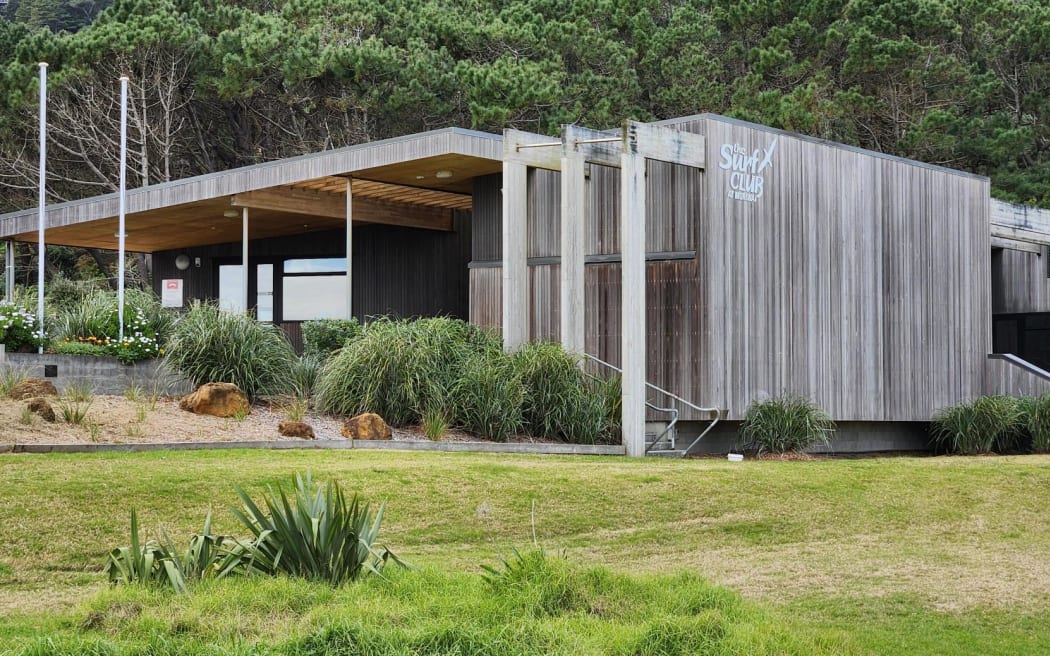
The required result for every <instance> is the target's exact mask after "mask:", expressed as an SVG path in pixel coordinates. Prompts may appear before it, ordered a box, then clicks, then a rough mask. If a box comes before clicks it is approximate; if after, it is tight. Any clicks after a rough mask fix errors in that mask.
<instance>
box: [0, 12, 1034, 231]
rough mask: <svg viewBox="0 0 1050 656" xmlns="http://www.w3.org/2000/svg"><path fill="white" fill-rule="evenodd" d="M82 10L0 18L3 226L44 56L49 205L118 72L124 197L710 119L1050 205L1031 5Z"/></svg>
mask: <svg viewBox="0 0 1050 656" xmlns="http://www.w3.org/2000/svg"><path fill="white" fill-rule="evenodd" d="M89 4H91V3H90V2H89V0H81V1H80V3H79V4H74V3H71V2H65V3H63V2H59V1H58V0H20V4H19V5H18V7H17V8H16V10H15V12H14V14H15V16H16V17H17V16H19V15H22V16H29V15H30V14H32V12H34V11H35V12H36V15H37V16H38V18H37V19H33V20H28V19H26V20H10V16H9V19H8V20H0V186H2V187H4V188H5V191H4V193H3V194H2V196H0V198H2V200H0V210H8V209H14V208H16V207H24V206H27V205H31V204H32V203H33V199H34V198H35V196H34V194H35V191H34V189H35V182H34V179H35V178H34V176H35V166H36V157H37V155H36V151H35V148H36V143H35V141H36V128H35V121H36V117H35V113H36V105H35V94H36V84H37V82H36V62H37V61H40V60H47V61H48V62H49V63H50V65H51V66H50V69H49V70H50V75H51V77H50V85H51V87H50V91H51V103H50V111H51V115H50V116H49V124H50V131H51V132H50V134H49V137H50V141H49V144H50V146H49V148H50V151H49V152H50V154H51V158H50V165H49V166H50V170H51V172H50V175H51V176H52V179H51V180H50V181H49V191H50V193H51V194H52V197H53V200H69V199H73V198H78V197H83V196H88V195H94V194H97V193H103V192H106V191H110V190H112V189H113V188H114V187H115V184H116V180H117V175H116V170H117V169H116V167H117V161H116V155H117V153H116V151H117V149H116V147H115V143H116V139H117V121H118V107H117V96H118V89H119V87H118V83H117V78H118V77H119V76H120V75H125V74H126V75H128V76H130V78H131V86H132V93H131V98H132V102H131V119H130V130H131V137H130V149H131V157H132V161H131V163H130V166H129V169H130V170H129V183H130V184H131V185H141V184H152V183H156V182H161V181H165V180H170V179H175V178H180V177H184V176H188V175H194V174H200V173H206V172H211V171H216V170H222V169H227V168H231V167H236V166H242V165H246V164H251V163H256V162H260V161H266V160H271V159H276V158H281V157H287V156H291V155H296V154H301V153H305V152H312V151H317V150H321V149H325V148H332V147H338V146H344V145H349V144H354V143H360V142H363V141H368V140H374V139H380V138H384V137H389V136H396V135H400V134H405V133H410V132H417V131H420V130H427V129H432V128H438V127H444V126H450V125H462V126H471V127H475V128H478V129H484V130H493V131H498V130H500V129H502V128H503V127H517V128H521V129H528V130H533V131H538V132H545V133H551V134H553V133H556V132H557V130H558V127H559V125H560V124H563V123H580V124H583V125H587V126H594V127H610V126H614V125H617V124H619V122H620V121H621V120H623V119H624V118H634V119H639V120H653V119H662V118H670V117H674V116H682V115H688V114H694V113H699V112H716V113H720V114H726V115H729V116H735V117H739V118H743V119H747V120H751V121H755V122H758V123H763V124H766V125H771V126H774V127H778V128H783V129H786V130H791V131H795V132H800V133H803V134H809V135H813V136H817V137H821V138H826V139H831V140H835V141H842V142H846V143H850V144H855V145H858V146H861V147H864V148H870V149H873V150H877V151H881V152H886V153H891V154H894V155H900V156H902V157H909V158H915V159H919V160H923V161H926V162H931V163H935V164H941V165H945V166H949V167H953V168H958V169H963V170H968V171H972V172H975V173H980V174H983V175H988V176H990V177H991V178H992V184H993V193H994V194H995V195H996V196H998V197H1001V198H1004V199H1009V200H1015V201H1020V202H1026V203H1033V204H1039V205H1043V206H1048V207H1050V152H1048V149H1050V122H1048V120H1047V119H1048V116H1047V113H1048V110H1050V59H1048V57H1050V6H1047V5H1046V3H1044V2H1040V1H1036V0H980V1H978V0H848V1H847V0H783V1H778V2H765V1H762V0H661V1H656V0H495V1H492V2H490V1H487V0H486V1H482V0H283V1H277V2H274V1H268V2H259V1H258V0H235V1H233V2H227V1H226V0H116V1H115V2H113V4H112V6H109V7H108V8H107V9H105V10H104V11H102V12H101V13H100V14H99V15H98V16H97V18H95V19H94V20H93V21H92V22H91V23H90V24H88V25H86V26H85V27H83V28H81V29H79V30H76V31H72V30H71V29H70V27H69V25H67V24H65V23H63V22H61V21H59V22H53V21H51V20H50V19H46V18H43V17H44V16H45V14H47V15H59V14H61V13H62V12H59V11H57V9H55V7H59V6H63V7H74V6H76V7H82V8H83V7H86V6H88V5H89ZM102 5H104V3H101V2H95V3H94V4H91V6H92V7H101V6H102ZM49 7H50V8H51V9H48V8H49ZM49 11H50V12H51V14H48V12H49ZM7 13H8V14H11V10H10V9H9V10H8V12H7ZM62 30H69V31H62Z"/></svg>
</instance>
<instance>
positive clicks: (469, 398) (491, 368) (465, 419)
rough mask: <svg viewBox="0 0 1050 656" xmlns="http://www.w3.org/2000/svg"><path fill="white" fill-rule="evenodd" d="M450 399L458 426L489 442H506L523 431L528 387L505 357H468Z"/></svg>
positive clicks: (500, 354) (481, 355)
mask: <svg viewBox="0 0 1050 656" xmlns="http://www.w3.org/2000/svg"><path fill="white" fill-rule="evenodd" d="M451 399H452V407H453V409H454V410H453V412H454V415H453V416H454V417H455V422H456V424H457V425H459V426H462V427H464V428H466V429H467V430H469V431H471V432H473V433H476V434H478V435H480V436H482V437H485V438H487V439H490V440H495V441H497V442H504V441H506V440H507V439H508V438H509V437H510V436H511V435H514V434H515V433H519V432H521V431H522V429H523V427H524V422H523V420H522V416H521V407H522V403H523V402H524V399H525V386H524V385H523V384H522V382H521V376H519V375H518V373H517V372H516V371H515V370H514V365H513V363H512V362H511V360H510V359H509V358H507V357H506V356H504V355H503V354H502V353H477V354H474V355H471V356H470V357H468V358H467V359H466V360H465V361H464V362H463V368H462V370H461V372H460V376H459V378H458V379H457V380H456V382H455V384H454V385H453V386H452V391H451Z"/></svg>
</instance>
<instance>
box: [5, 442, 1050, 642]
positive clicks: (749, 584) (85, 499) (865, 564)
mask: <svg viewBox="0 0 1050 656" xmlns="http://www.w3.org/2000/svg"><path fill="white" fill-rule="evenodd" d="M305 470H310V471H312V472H313V475H314V478H315V479H317V480H327V479H332V478H334V479H337V480H339V481H340V482H341V483H342V485H343V486H344V489H346V490H347V491H348V492H360V493H361V494H363V495H364V496H365V497H366V498H367V499H369V500H372V501H375V502H378V501H385V502H386V504H387V510H386V520H385V522H384V527H383V531H382V532H381V542H382V543H384V544H385V545H386V546H389V547H390V548H391V549H393V550H394V551H395V552H397V554H398V555H399V556H402V557H403V558H405V559H407V560H408V561H410V562H411V563H412V564H413V565H414V566H415V567H416V569H414V570H412V571H408V572H401V571H396V570H390V573H389V575H388V577H387V580H381V579H374V580H371V581H369V582H367V583H365V584H363V585H351V586H348V587H346V588H344V589H341V590H337V591H331V590H329V589H327V588H324V587H323V586H318V585H315V584H306V583H303V582H293V581H263V580H252V581H223V582H218V583H211V584H207V585H204V586H202V587H200V588H198V589H196V590H195V591H193V593H192V594H191V595H189V596H188V597H179V596H175V595H173V594H169V593H164V592H156V591H148V590H140V589H128V588H124V589H115V590H111V589H109V588H108V586H107V585H106V584H105V582H104V576H103V574H102V564H103V562H104V557H105V554H106V553H107V552H108V550H109V549H110V548H112V547H114V546H118V545H121V544H125V543H126V542H127V540H128V537H127V531H128V512H129V510H130V509H131V508H132V507H135V508H137V509H138V512H139V516H140V520H141V521H142V523H143V525H144V526H145V527H148V528H149V527H155V526H157V525H158V524H162V525H163V526H164V528H165V529H166V530H167V532H168V533H169V534H170V535H171V536H172V537H173V538H174V539H175V540H176V541H177V542H179V543H184V542H185V539H186V538H188V537H189V536H190V535H191V534H192V533H193V532H194V531H196V530H199V529H200V525H201V524H202V522H203V519H204V516H205V514H206V513H207V512H208V510H209V509H211V510H213V511H214V513H215V524H216V526H215V529H216V531H217V532H219V533H237V532H238V526H237V524H236V523H235V521H234V520H233V518H232V516H231V515H230V514H229V512H228V511H227V508H228V507H229V506H231V505H234V504H235V503H236V502H237V499H236V496H235V492H234V486H235V485H240V486H242V487H245V488H246V489H247V490H249V491H254V492H256V493H258V492H261V490H262V488H263V486H265V485H266V484H268V483H273V482H276V481H285V480H287V479H288V478H289V477H290V475H291V474H292V472H294V471H305ZM0 481H3V485H2V486H0V654H5V656H6V654H8V653H11V654H22V653H27V654H29V653H32V654H36V653H39V654H44V653H107V654H108V653H173V654H174V653H187V652H192V651H196V652H198V653H271V652H270V651H267V650H268V649H271V648H272V649H273V650H275V651H273V652H272V653H296V654H314V653H318V654H320V653H375V654H386V653H414V652H428V653H449V654H453V653H511V652H516V653H616V654H620V653H622V654H657V653H742V654H743V653H798V654H805V653H855V654H890V653H892V654H1040V653H1047V654H1050V566H1048V562H1050V555H1048V554H1050V522H1048V521H1047V513H1048V509H1050V457H1046V456H1025V457H980V458H886V459H860V460H825V461H811V462H774V461H765V462H745V463H740V464H734V463H726V462H724V461H717V460H691V461H670V460H654V459H648V460H639V461H634V460H627V459H622V458H582V457H576V458H569V457H513V456H488V455H468V454H440V453H394V452H380V451H376V452H368V451H354V452H323V451H321V452H314V451H302V452H269V451H267V452H263V451H258V452H256V451H228V452H218V451H214V452H167V453H153V454H133V455H104V456H54V455H52V456H31V455H20V456H15V455H7V456H3V457H0ZM533 514H534V516H535V521H534V523H533V520H532V517H533ZM533 531H535V535H536V539H537V541H538V543H539V544H540V545H541V546H542V547H543V548H544V549H545V550H546V551H547V552H548V553H549V554H557V555H559V556H561V558H563V559H564V560H562V559H553V561H552V562H553V563H554V565H556V569H557V568H560V569H559V571H561V572H562V574H563V575H564V576H565V580H568V581H570V582H572V583H571V585H570V586H569V592H568V593H565V595H563V596H564V597H565V598H566V599H570V600H572V601H571V603H569V602H566V604H567V605H566V606H565V607H564V608H561V607H559V610H558V612H556V613H553V614H550V613H548V614H547V615H542V614H541V615H538V616H537V615H536V613H535V611H534V609H533V607H534V603H533V602H534V601H535V597H534V596H530V595H535V594H540V593H542V590H541V591H540V592H536V591H535V590H533V591H531V592H530V591H528V590H526V591H522V590H518V589H515V590H512V591H500V590H495V591H494V590H492V589H490V588H489V587H488V586H486V585H485V584H484V582H483V581H482V580H481V577H480V576H479V574H480V573H481V571H482V570H481V568H480V565H481V564H495V563H498V562H499V558H500V557H501V556H506V555H508V554H509V553H510V551H511V549H512V548H515V547H517V548H528V547H529V546H530V545H531V544H532V540H533V538H532V535H533ZM544 594H545V593H544ZM566 595H567V596H566ZM690 600H692V601H690ZM697 600H700V601H697ZM698 623H699V624H698ZM40 635H45V636H47V638H43V639H42V638H40V637H38V636H40ZM391 636H394V637H393V638H392V637H391ZM697 636H701V637H703V636H707V637H710V638H711V640H712V641H714V642H711V643H710V644H708V643H706V642H702V643H698V642H696V640H697ZM711 636H714V637H711ZM715 637H717V638H718V640H715ZM395 638H396V640H395ZM704 639H705V640H706V639H707V638H704ZM41 640H44V641H43V642H41ZM47 640H50V642H48V641H47ZM340 641H342V642H340ZM391 641H393V642H391ZM749 641H750V642H749ZM716 642H717V645H716V644H715V643H716ZM340 644H342V645H344V647H342V648H339V647H338V645H340ZM333 645H336V647H333ZM345 645H357V647H355V648H354V649H357V651H354V649H351V647H347V646H345ZM705 645H706V646H705ZM326 650H327V651H326ZM530 650H531V651H530ZM732 650H737V651H735V652H734V651H732ZM763 650H764V651H763Z"/></svg>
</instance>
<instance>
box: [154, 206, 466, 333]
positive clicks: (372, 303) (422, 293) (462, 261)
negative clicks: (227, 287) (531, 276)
mask: <svg viewBox="0 0 1050 656" xmlns="http://www.w3.org/2000/svg"><path fill="white" fill-rule="evenodd" d="M454 227H455V230H454V231H453V232H437V231H433V230H417V229H413V228H400V227H394V226H380V225H366V226H354V240H353V260H354V262H353V266H354V271H353V274H354V275H353V282H352V284H353V303H354V315H355V316H357V317H358V318H361V319H363V318H365V317H369V316H374V315H387V314H389V315H394V316H403V317H410V316H436V315H448V316H453V317H460V318H464V319H465V318H467V316H468V310H469V292H468V290H469V276H468V272H467V265H468V263H469V261H470V244H471V234H470V227H471V222H470V213H469V212H462V211H457V212H456V213H455V216H454ZM344 235H345V233H344V232H343V231H341V230H338V231H331V232H316V233H307V234H303V235H300V236H297V237H294V238H289V239H261V240H255V241H251V242H249V245H248V257H249V261H250V264H251V267H252V274H253V275H252V280H251V281H250V285H249V298H251V299H254V296H255V280H254V271H255V269H254V267H255V265H256V264H259V263H265V262H275V263H279V262H280V261H282V260H284V259H287V258H295V257H343V256H345V254H346V239H345V236H344ZM180 253H186V254H187V255H189V256H190V258H191V261H192V259H193V258H194V257H200V258H201V266H200V267H199V268H197V267H195V266H193V265H192V264H191V265H190V268H189V269H187V270H185V271H179V270H178V269H176V268H175V258H176V257H177V256H178V255H179V254H180ZM240 259H241V245H240V243H229V244H218V245H216V246H208V247H204V248H195V249H186V250H180V251H164V252H161V253H156V254H155V255H154V260H153V261H154V272H153V279H154V288H155V290H156V291H157V292H158V293H159V292H160V285H161V281H162V280H164V279H168V278H181V279H182V280H184V282H183V295H184V297H185V299H186V300H187V303H188V302H189V300H190V299H194V298H201V299H211V298H215V296H216V291H217V288H218V281H217V278H216V276H218V265H219V264H239V263H240ZM279 271H280V269H279V266H278V267H275V274H276V273H279ZM275 282H276V284H275V293H276V294H278V295H279V294H280V283H279V281H275ZM279 300H280V299H279V296H278V297H277V298H275V301H277V302H279Z"/></svg>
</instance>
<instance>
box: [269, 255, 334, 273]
mask: <svg viewBox="0 0 1050 656" xmlns="http://www.w3.org/2000/svg"><path fill="white" fill-rule="evenodd" d="M345 271H346V258H345V257H317V258H311V259H309V260H285V261H284V272H285V273H344V272H345Z"/></svg>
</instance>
